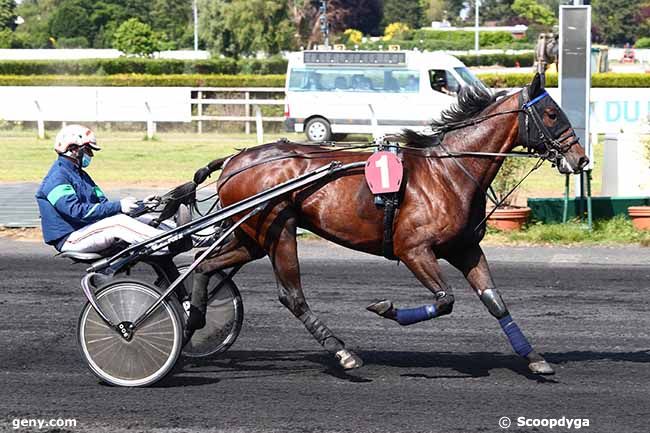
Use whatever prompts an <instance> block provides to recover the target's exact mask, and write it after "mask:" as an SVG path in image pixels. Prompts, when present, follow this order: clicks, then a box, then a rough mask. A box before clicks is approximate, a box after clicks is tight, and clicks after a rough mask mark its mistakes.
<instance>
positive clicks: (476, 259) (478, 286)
mask: <svg viewBox="0 0 650 433" xmlns="http://www.w3.org/2000/svg"><path fill="white" fill-rule="evenodd" d="M449 262H450V263H451V264H452V265H454V266H455V267H456V268H458V270H460V271H461V272H462V273H463V274H464V275H465V278H467V281H469V283H470V285H471V286H472V288H473V289H474V290H475V291H476V294H477V295H478V296H479V298H480V299H481V301H482V302H483V304H484V305H485V306H486V308H487V309H488V311H489V312H490V314H492V315H493V316H494V317H495V318H496V319H497V320H498V321H499V324H500V325H501V328H502V329H503V332H504V333H505V334H506V336H507V337H508V340H509V341H510V345H511V346H512V348H513V349H514V351H515V352H516V353H517V354H518V355H519V356H522V357H524V358H526V359H527V360H528V367H529V369H530V370H531V371H532V372H533V373H536V374H553V369H552V368H551V366H550V365H549V364H548V363H547V362H546V361H545V360H544V358H543V357H542V356H541V355H539V354H538V353H537V352H535V350H534V349H533V347H532V346H531V344H530V343H529V342H528V340H527V339H526V337H525V336H524V334H523V333H522V332H521V330H520V329H519V327H518V326H517V324H516V323H515V321H514V320H513V319H512V317H511V316H510V312H509V311H508V307H506V304H505V302H503V299H502V298H501V295H500V294H499V292H498V291H497V289H496V286H495V284H494V281H493V280H492V274H491V273H490V268H489V267H488V263H487V260H486V259H485V255H484V254H483V250H481V247H480V246H478V245H476V246H474V247H472V248H469V249H465V250H463V251H462V252H461V253H459V254H458V255H457V256H455V257H450V259H449Z"/></svg>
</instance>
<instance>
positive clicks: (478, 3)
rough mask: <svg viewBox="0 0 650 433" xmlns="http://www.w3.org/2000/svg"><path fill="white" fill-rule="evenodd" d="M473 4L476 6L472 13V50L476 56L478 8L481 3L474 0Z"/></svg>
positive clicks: (478, 0)
mask: <svg viewBox="0 0 650 433" xmlns="http://www.w3.org/2000/svg"><path fill="white" fill-rule="evenodd" d="M474 4H475V6H476V8H475V13H474V51H475V52H476V55H477V56H478V9H479V5H480V4H481V1H480V0H474Z"/></svg>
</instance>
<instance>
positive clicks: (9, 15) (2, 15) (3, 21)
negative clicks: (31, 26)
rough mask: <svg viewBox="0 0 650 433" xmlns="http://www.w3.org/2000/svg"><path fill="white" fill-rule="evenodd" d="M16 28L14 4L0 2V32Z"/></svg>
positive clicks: (9, 1)
mask: <svg viewBox="0 0 650 433" xmlns="http://www.w3.org/2000/svg"><path fill="white" fill-rule="evenodd" d="M15 28H16V2H15V1H14V0H0V30H6V29H9V30H14V29H15Z"/></svg>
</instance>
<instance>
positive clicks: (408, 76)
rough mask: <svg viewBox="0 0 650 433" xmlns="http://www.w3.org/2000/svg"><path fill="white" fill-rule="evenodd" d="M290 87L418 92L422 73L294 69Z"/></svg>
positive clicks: (385, 69) (299, 88) (375, 70)
mask: <svg viewBox="0 0 650 433" xmlns="http://www.w3.org/2000/svg"><path fill="white" fill-rule="evenodd" d="M289 90H291V91H302V92H337V91H338V92H341V91H345V92H381V93H417V92H419V91H420V74H419V72H418V71H414V70H408V69H390V68H376V69H368V68H366V69H361V68H294V69H292V70H291V71H290V74H289Z"/></svg>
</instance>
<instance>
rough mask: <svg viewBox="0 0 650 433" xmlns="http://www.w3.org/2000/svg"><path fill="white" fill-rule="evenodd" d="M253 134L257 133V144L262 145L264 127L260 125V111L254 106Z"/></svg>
mask: <svg viewBox="0 0 650 433" xmlns="http://www.w3.org/2000/svg"><path fill="white" fill-rule="evenodd" d="M255 132H257V144H262V143H264V125H263V124H262V109H261V108H260V106H259V105H256V106H255Z"/></svg>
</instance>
